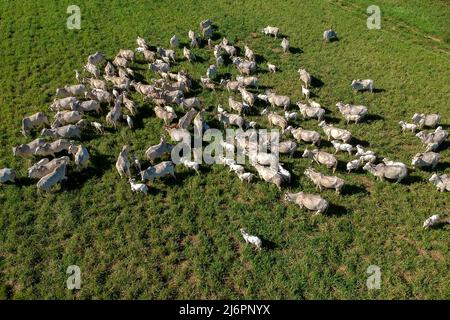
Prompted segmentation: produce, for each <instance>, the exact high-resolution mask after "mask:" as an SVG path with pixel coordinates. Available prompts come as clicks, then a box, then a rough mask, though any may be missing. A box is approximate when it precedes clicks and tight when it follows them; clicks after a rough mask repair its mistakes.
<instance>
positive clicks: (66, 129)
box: [41, 124, 81, 139]
mask: <svg viewBox="0 0 450 320" xmlns="http://www.w3.org/2000/svg"><path fill="white" fill-rule="evenodd" d="M41 135H42V136H49V137H53V138H56V137H61V138H67V139H74V138H77V139H81V133H80V127H79V126H77V125H73V124H69V125H67V126H63V127H58V128H53V129H42V132H41Z"/></svg>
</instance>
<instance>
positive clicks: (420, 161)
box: [411, 152, 441, 169]
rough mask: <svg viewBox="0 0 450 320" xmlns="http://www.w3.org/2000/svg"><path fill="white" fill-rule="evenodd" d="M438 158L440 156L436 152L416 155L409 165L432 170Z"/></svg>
mask: <svg viewBox="0 0 450 320" xmlns="http://www.w3.org/2000/svg"><path fill="white" fill-rule="evenodd" d="M440 158H441V156H440V154H439V153H436V152H425V153H417V154H416V155H415V156H414V158H413V159H412V162H411V165H412V166H413V167H416V166H417V167H421V168H423V167H431V168H432V169H434V167H436V165H437V164H438V162H439V160H440Z"/></svg>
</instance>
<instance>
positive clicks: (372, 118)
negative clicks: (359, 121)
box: [363, 113, 384, 123]
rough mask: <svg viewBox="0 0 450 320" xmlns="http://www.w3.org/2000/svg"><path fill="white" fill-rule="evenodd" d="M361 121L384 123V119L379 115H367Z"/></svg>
mask: <svg viewBox="0 0 450 320" xmlns="http://www.w3.org/2000/svg"><path fill="white" fill-rule="evenodd" d="M363 120H365V121H367V122H369V123H370V122H375V121H384V117H383V116H380V115H379V114H374V113H369V114H368V115H367V116H366V117H365V118H364V119H363Z"/></svg>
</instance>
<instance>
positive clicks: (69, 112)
mask: <svg viewBox="0 0 450 320" xmlns="http://www.w3.org/2000/svg"><path fill="white" fill-rule="evenodd" d="M200 31H201V36H199V35H198V34H197V33H195V32H194V31H192V30H189V32H188V38H189V41H190V48H188V47H187V46H184V48H183V49H182V54H183V57H184V59H186V60H187V61H189V62H191V63H196V60H197V59H196V56H195V54H194V50H193V48H205V49H206V50H212V51H213V54H214V60H215V63H214V64H212V65H210V66H209V67H208V68H207V70H206V73H205V76H202V77H201V78H200V79H199V80H200V83H201V85H202V88H203V90H213V91H215V90H216V89H220V88H222V89H223V90H227V91H228V92H229V93H233V92H236V93H238V94H239V95H240V96H241V101H239V100H238V99H236V98H235V96H233V95H230V97H229V99H228V110H226V109H224V108H223V106H221V105H219V106H218V107H217V109H216V110H217V112H216V114H214V117H215V118H216V119H218V120H219V122H221V123H222V124H223V127H224V128H227V127H228V126H236V127H238V128H240V129H243V130H246V129H249V128H256V127H257V126H259V124H258V123H257V122H255V121H250V122H249V121H247V119H246V115H248V114H255V111H256V110H257V106H256V104H258V105H265V106H266V108H265V109H264V110H262V111H257V112H258V114H260V115H261V116H265V117H266V118H267V121H268V123H269V124H270V125H271V126H275V127H279V128H280V129H281V132H282V137H284V138H285V137H287V136H289V135H291V136H292V137H293V139H286V138H285V139H284V140H283V141H280V143H279V152H280V153H282V154H288V155H291V156H293V155H294V152H295V151H296V150H297V147H298V145H299V143H306V144H311V145H312V146H313V148H314V149H308V148H305V150H304V152H303V158H308V159H311V160H312V161H313V162H316V163H317V164H319V165H323V166H326V167H327V168H328V169H330V170H332V172H333V173H334V172H335V171H336V169H337V165H338V160H337V158H336V156H335V155H336V154H337V153H338V152H347V153H348V154H349V155H354V156H355V159H354V160H351V161H349V162H348V163H347V165H346V169H347V172H348V173H350V172H351V171H354V170H358V169H360V168H362V169H363V170H365V171H368V172H370V173H371V174H373V175H374V176H375V177H377V178H378V179H380V180H384V179H389V180H395V181H396V182H401V181H402V180H403V179H404V178H405V177H407V175H408V166H407V165H406V164H404V163H402V162H398V161H391V160H389V159H387V158H383V159H382V161H381V162H380V163H378V164H377V160H378V159H380V157H379V156H377V155H376V154H375V153H374V152H373V151H370V150H364V149H363V147H362V146H361V145H356V146H354V145H352V144H351V142H352V140H353V136H352V134H351V132H350V131H348V130H346V129H342V128H339V127H336V126H335V125H333V124H330V123H327V122H326V121H325V109H324V108H322V107H321V105H320V104H319V103H317V102H316V101H313V100H312V99H311V88H312V82H313V81H312V80H313V77H312V76H311V75H310V73H309V72H307V71H306V70H305V69H303V68H300V69H299V70H298V74H299V80H300V82H301V89H300V86H299V89H300V92H301V95H302V98H303V97H304V100H303V101H299V102H297V103H292V101H291V99H290V97H288V96H282V95H278V94H277V93H276V92H274V91H269V90H267V91H265V92H261V91H260V90H259V81H258V78H257V77H256V76H255V74H256V73H257V72H258V70H260V69H261V68H263V66H258V65H257V63H256V61H255V60H256V59H255V53H254V52H253V51H252V50H251V49H250V48H249V47H248V46H247V45H245V47H244V50H242V52H243V56H239V52H241V50H240V49H239V48H238V47H236V46H234V45H232V44H231V43H230V42H229V41H228V39H227V38H223V39H222V40H221V41H220V42H219V43H216V44H214V43H213V40H212V38H213V34H214V26H213V24H212V22H211V21H210V20H209V19H208V20H205V21H202V22H201V23H200ZM262 32H263V33H264V34H265V35H268V36H273V37H275V38H277V37H278V35H279V29H278V28H276V27H271V26H268V27H266V28H264V29H263V30H262ZM323 39H324V41H326V42H330V41H333V40H337V35H336V32H334V31H333V30H326V31H325V32H324V34H323ZM136 42H137V45H138V48H136V49H135V50H129V49H126V50H124V49H122V50H120V51H119V52H118V54H117V55H116V56H115V57H114V59H113V60H112V61H109V60H107V59H106V58H105V56H104V55H103V54H101V53H98V52H97V53H95V54H93V55H90V56H89V57H88V59H87V64H86V65H85V66H84V76H85V77H83V74H80V72H78V71H75V78H76V80H77V82H78V84H75V85H67V86H65V87H63V88H58V89H57V90H56V98H55V100H54V101H53V103H52V104H51V106H50V111H53V112H55V115H54V117H53V121H52V122H50V121H49V118H48V117H47V115H46V114H44V113H43V112H38V113H36V114H33V115H31V116H28V117H26V118H24V119H23V121H22V130H21V132H22V134H23V135H24V136H26V137H28V136H29V135H30V134H32V132H33V130H35V129H41V130H42V131H41V132H40V134H41V137H40V138H37V139H35V140H33V141H31V142H29V143H27V144H22V145H19V146H16V147H14V148H13V153H14V156H18V157H32V158H33V159H36V157H41V159H40V160H39V161H38V162H37V163H35V164H34V165H32V166H31V167H30V168H29V169H28V176H29V178H31V179H37V180H38V182H37V188H38V190H39V191H40V192H42V191H44V192H46V191H50V190H51V189H52V188H53V187H54V186H55V185H57V184H59V183H60V182H61V181H63V180H64V179H66V172H67V167H68V166H70V165H73V164H74V165H75V166H76V168H77V170H83V168H85V167H86V166H87V165H88V163H89V151H88V150H87V148H86V147H85V146H83V145H82V144H81V143H80V142H75V141H81V140H82V133H83V132H84V131H86V130H95V131H96V132H98V133H99V134H104V132H105V128H104V124H105V125H106V126H108V127H111V128H117V127H118V126H120V125H121V123H124V124H126V125H128V126H129V127H130V128H131V129H133V127H134V119H135V117H136V116H138V115H139V109H140V108H141V107H140V106H139V105H138V103H136V101H134V100H132V98H130V92H132V91H135V92H137V93H139V94H140V95H142V97H143V100H144V101H145V102H148V103H149V104H150V105H152V106H153V111H154V113H155V115H156V117H157V118H159V119H161V120H162V121H163V123H164V129H165V130H166V132H167V134H168V135H169V136H170V138H171V140H172V141H173V142H179V141H181V140H182V139H183V138H184V137H186V135H191V132H190V131H189V130H190V127H191V124H192V127H193V131H194V133H198V134H200V135H201V134H202V133H203V132H204V131H205V130H206V129H208V128H209V125H208V124H207V123H206V121H205V113H206V111H205V109H204V108H203V106H202V101H201V100H200V99H199V98H198V97H195V96H189V95H190V93H191V92H193V90H192V89H193V84H194V81H195V80H194V78H193V77H192V76H191V75H190V74H188V73H186V72H184V71H179V72H177V73H173V72H171V67H172V66H173V65H174V64H176V62H177V57H176V49H177V48H179V47H180V40H179V39H178V37H177V36H173V37H172V38H171V39H170V41H169V44H170V49H167V48H162V47H152V46H150V45H149V44H148V43H147V41H146V40H145V39H143V38H141V37H138V38H137V40H136ZM281 48H282V49H283V52H284V54H289V51H290V44H289V40H288V39H287V38H286V37H284V38H283V39H282V41H281ZM137 55H141V56H142V58H143V59H144V60H145V61H146V63H148V64H149V69H150V70H151V71H152V72H153V73H154V74H156V75H159V77H158V79H153V80H152V81H151V83H149V84H144V83H141V82H139V81H137V80H136V77H135V70H136V69H133V65H134V64H135V63H138V61H137V60H136V57H137ZM226 63H232V64H233V65H234V66H235V67H236V69H237V71H238V73H239V74H240V75H239V76H237V77H236V79H235V80H233V79H220V77H219V72H218V70H219V68H220V67H221V66H222V65H224V64H226ZM267 70H268V71H269V72H272V73H275V72H278V68H277V66H275V65H274V64H272V63H267ZM351 88H352V89H353V90H356V91H370V92H372V91H373V89H374V81H373V80H370V79H366V80H361V79H357V80H353V81H352V83H351ZM293 105H296V106H297V107H298V112H296V111H292V110H289V109H290V108H291V107H292V106H293ZM106 106H109V110H108V112H107V114H106V116H105V118H104V119H105V121H104V122H103V123H104V124H102V121H100V120H98V119H97V121H89V120H87V117H86V115H87V114H89V117H90V118H91V119H92V117H94V116H96V117H97V118H99V117H100V116H101V115H102V114H103V113H102V112H103V108H104V107H106ZM177 107H179V109H178V110H182V112H184V115H183V116H182V117H180V118H178V116H177V113H176V112H177V111H176V110H175V108H177ZM336 107H337V110H338V111H339V112H340V114H341V115H342V117H343V118H344V120H345V121H346V122H347V124H350V123H351V122H354V123H360V122H362V121H364V118H365V117H366V116H367V115H368V112H369V111H368V108H367V107H366V106H362V105H351V104H346V103H343V102H338V103H337V104H336ZM278 110H279V111H278ZM297 117H302V119H304V120H306V119H317V121H318V127H319V128H320V130H322V131H323V133H324V135H325V137H326V138H327V140H328V141H331V144H332V145H333V147H334V148H335V150H336V151H335V153H334V154H330V153H328V152H325V151H323V150H320V144H321V140H322V135H321V134H320V133H319V132H318V131H313V130H306V129H304V128H302V127H293V126H292V125H290V124H291V123H292V120H295V119H297ZM175 119H179V120H178V123H176V124H174V123H173V121H174V120H175ZM411 121H412V123H407V122H405V121H400V122H399V125H400V127H401V130H402V131H403V132H405V131H412V132H416V131H417V130H422V129H424V128H433V129H434V130H433V131H420V132H419V133H417V134H416V137H418V138H419V139H420V140H421V141H422V143H423V144H424V151H423V152H422V153H418V154H416V155H415V156H414V158H413V159H412V162H411V165H412V166H413V167H431V168H434V167H435V166H436V165H437V164H438V162H439V161H440V155H439V153H438V152H437V151H438V148H439V146H440V145H441V144H442V143H443V142H444V141H445V140H446V139H447V138H448V132H447V131H446V130H444V129H443V128H442V127H441V126H439V122H440V116H439V115H438V114H421V113H420V114H419V113H416V114H414V115H413V116H412V118H411ZM253 134H256V135H257V133H256V131H254V132H253ZM259 138H260V139H262V137H259ZM269 138H270V137H269ZM266 139H267V141H265V143H264V145H265V146H266V147H268V149H269V150H270V139H268V138H267V137H266ZM250 141H251V139H250ZM250 141H249V140H248V139H240V137H239V136H238V137H237V138H236V140H235V143H229V142H223V147H224V148H225V149H226V150H232V151H235V150H236V148H240V149H241V150H244V152H246V154H247V156H249V160H250V161H249V163H250V165H251V166H252V167H253V168H254V169H255V170H256V172H257V173H258V175H259V177H260V178H261V179H262V180H264V181H266V182H269V183H273V184H275V185H276V186H277V187H278V188H279V189H280V190H281V187H282V186H283V185H287V184H289V183H290V179H291V173H290V172H289V171H288V170H287V169H285V168H283V167H282V165H281V164H280V165H279V168H278V170H275V171H274V169H273V168H272V167H270V166H269V164H270V163H271V161H272V160H273V159H272V158H271V157H272V156H273V154H270V153H257V154H256V155H253V156H251V154H250V153H249V152H248V150H250V149H251V148H252V147H254V146H252V145H250V144H251V142H250ZM172 149H173V145H172V144H170V143H168V142H167V141H166V139H165V138H161V141H160V143H159V144H157V145H154V146H151V147H150V148H149V149H148V150H146V152H145V157H146V159H147V160H149V161H150V162H151V163H154V162H155V161H156V160H158V159H160V158H162V157H164V155H166V154H170V152H171V151H172ZM64 153H65V154H64ZM62 154H64V155H62ZM58 155H59V156H60V157H57V156H58ZM61 155H62V156H61ZM71 157H73V159H71ZM130 158H131V159H132V161H131V162H130ZM217 160H218V162H219V163H221V164H223V165H226V166H228V167H229V168H230V171H232V172H235V173H236V174H237V176H238V177H239V179H240V180H241V181H247V182H251V181H252V179H253V177H254V174H253V173H251V172H245V168H244V166H242V165H240V164H237V163H236V161H235V160H234V159H229V158H226V157H222V158H220V159H217ZM131 163H132V164H133V165H131ZM181 164H182V165H184V166H186V167H187V168H189V169H192V170H195V171H196V172H199V170H200V164H199V163H197V162H194V161H191V160H190V157H189V158H183V159H182V161H181ZM132 166H134V167H135V168H136V172H137V173H139V174H140V178H141V180H142V182H144V181H145V180H150V181H153V180H154V179H155V178H160V177H164V176H167V175H171V176H173V177H175V164H174V163H173V162H172V161H163V162H161V163H158V164H155V165H150V167H149V168H147V169H146V170H142V168H141V163H140V161H139V160H138V158H137V157H136V155H135V154H134V153H133V154H131V155H130V146H128V145H125V146H123V148H122V150H121V152H120V154H119V156H118V159H117V162H116V168H117V171H118V173H119V175H120V177H126V178H128V180H129V183H130V186H131V189H132V190H133V191H136V192H143V193H147V191H148V186H147V184H145V183H138V182H136V181H135V179H134V178H133V177H132V170H131V169H132ZM304 174H305V176H306V177H307V178H309V179H310V180H311V181H312V182H313V183H314V185H316V187H317V190H319V191H322V189H330V188H331V189H335V190H336V192H337V193H340V192H341V190H342V189H343V188H344V186H345V180H344V179H342V178H339V177H336V176H332V175H325V174H323V173H321V172H318V171H316V170H315V169H313V168H308V169H307V170H306V171H305V172H304ZM15 177H16V172H15V171H14V170H13V169H9V168H6V169H0V184H2V183H6V182H8V181H10V182H14V178H15ZM429 181H430V182H431V183H433V184H434V185H435V186H436V187H437V188H438V189H439V190H440V191H441V192H443V191H450V176H448V175H446V174H436V173H435V174H433V175H432V176H431V178H430V179H429ZM285 199H286V200H287V201H291V202H293V203H295V204H297V205H298V206H300V207H301V208H303V207H305V208H306V209H309V210H312V211H314V212H316V213H324V212H325V211H326V210H327V209H328V207H329V203H328V201H327V200H325V199H324V198H322V197H321V196H319V195H316V194H308V193H305V192H298V193H286V194H285ZM441 220H442V219H440V217H439V216H436V215H435V216H433V217H431V218H429V219H427V221H426V222H425V223H424V227H430V226H432V225H435V224H439V223H440V222H442V221H441ZM241 231H242V234H243V236H244V238H245V240H246V241H248V242H250V243H253V244H255V245H256V246H257V247H260V246H261V241H260V240H259V239H258V238H257V237H254V236H250V235H249V234H248V233H247V232H246V231H245V230H244V229H243V230H241Z"/></svg>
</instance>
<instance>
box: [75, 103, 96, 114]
mask: <svg viewBox="0 0 450 320" xmlns="http://www.w3.org/2000/svg"><path fill="white" fill-rule="evenodd" d="M79 110H80V112H91V111H94V112H96V113H97V114H99V113H100V112H101V111H102V108H101V106H100V103H99V102H98V101H97V100H87V101H83V102H81V103H80V106H79Z"/></svg>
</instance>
